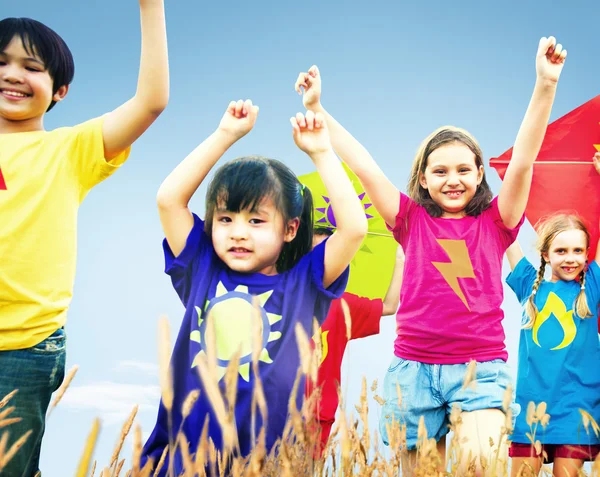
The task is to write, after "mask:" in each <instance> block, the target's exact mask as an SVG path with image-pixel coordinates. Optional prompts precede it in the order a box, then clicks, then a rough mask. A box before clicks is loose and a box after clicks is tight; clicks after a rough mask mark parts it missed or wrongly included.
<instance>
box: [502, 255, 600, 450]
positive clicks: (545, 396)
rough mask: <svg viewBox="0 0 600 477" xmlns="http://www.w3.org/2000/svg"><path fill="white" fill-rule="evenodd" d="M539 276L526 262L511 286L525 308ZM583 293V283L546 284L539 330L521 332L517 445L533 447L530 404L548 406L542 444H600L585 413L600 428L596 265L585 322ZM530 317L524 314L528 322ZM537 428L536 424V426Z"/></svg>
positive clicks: (540, 296) (599, 271)
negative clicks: (577, 307)
mask: <svg viewBox="0 0 600 477" xmlns="http://www.w3.org/2000/svg"><path fill="white" fill-rule="evenodd" d="M536 275H537V270H536V269H535V268H534V267H533V265H531V263H529V261H528V260H527V259H526V258H523V259H521V260H520V261H519V263H518V264H517V266H516V267H515V269H514V270H513V271H512V272H511V273H510V274H509V275H508V277H507V279H506V282H507V283H508V285H509V286H510V287H511V288H512V290H513V291H514V292H515V294H516V295H517V298H518V299H519V301H520V302H521V304H523V305H524V304H525V303H526V301H527V300H528V299H529V296H530V295H531V291H532V289H533V283H534V281H535V279H536ZM580 291H581V287H580V285H579V282H576V281H569V282H566V281H562V280H559V281H557V282H549V281H546V280H544V281H543V282H542V283H541V284H540V286H539V288H538V291H537V293H536V295H535V304H536V306H537V308H538V315H537V317H536V320H535V324H534V327H533V328H531V329H521V336H520V340H519V367H518V371H517V390H516V401H517V403H518V404H519V405H520V406H521V413H520V414H519V416H518V417H517V420H516V424H515V430H514V433H513V436H512V441H513V442H517V443H521V444H530V440H529V438H528V437H527V436H526V433H530V434H532V431H531V429H530V428H529V425H527V422H526V414H527V413H526V409H527V405H528V404H529V402H530V401H533V402H535V403H536V404H538V403H540V402H542V401H544V402H546V404H547V411H546V412H547V413H548V414H550V422H549V424H548V426H547V427H546V429H543V428H542V426H541V425H540V426H539V427H538V428H537V431H536V434H535V438H536V440H538V439H539V440H540V442H541V443H542V444H574V445H575V444H576V445H588V444H599V443H600V439H598V437H596V435H595V434H594V432H593V430H592V428H591V426H589V434H588V432H586V430H585V428H584V426H583V421H582V415H581V413H580V412H579V409H583V410H584V411H587V412H588V413H590V414H591V416H592V417H593V418H594V419H595V420H596V421H597V422H600V366H598V363H599V362H600V343H599V340H598V304H599V302H600V267H598V264H597V263H596V262H595V261H592V262H591V263H590V264H589V266H588V270H587V273H586V278H585V293H586V298H587V301H588V306H589V308H590V310H591V312H592V313H593V314H594V315H593V316H592V317H590V318H586V319H583V320H582V319H581V318H579V316H577V314H576V313H575V311H574V310H573V304H574V302H575V299H576V298H577V295H579V292H580ZM525 320H526V316H525V314H523V322H525ZM534 426H535V424H534Z"/></svg>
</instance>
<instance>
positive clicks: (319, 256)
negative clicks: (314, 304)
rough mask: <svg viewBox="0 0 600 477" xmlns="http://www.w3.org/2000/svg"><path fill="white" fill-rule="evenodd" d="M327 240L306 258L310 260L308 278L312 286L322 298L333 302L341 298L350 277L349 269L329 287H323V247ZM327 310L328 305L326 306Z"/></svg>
mask: <svg viewBox="0 0 600 477" xmlns="http://www.w3.org/2000/svg"><path fill="white" fill-rule="evenodd" d="M328 240H329V239H326V240H323V242H321V243H320V244H319V245H317V246H316V247H315V248H314V249H313V250H312V252H310V253H309V254H308V255H307V257H309V259H310V271H311V273H310V278H311V281H312V283H313V285H314V286H315V287H316V289H317V290H318V292H319V295H321V296H322V297H323V298H328V299H329V300H334V299H336V298H339V297H341V296H342V294H343V293H344V291H345V290H346V285H348V276H349V275H350V267H346V269H345V270H344V271H343V272H342V274H341V275H340V276H339V277H337V279H336V280H335V281H334V282H333V283H332V284H331V285H329V287H327V288H324V287H323V275H325V247H326V245H327V241H328ZM327 308H328V309H329V305H328V306H327Z"/></svg>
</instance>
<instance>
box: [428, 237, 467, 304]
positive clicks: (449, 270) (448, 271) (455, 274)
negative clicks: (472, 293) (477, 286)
mask: <svg viewBox="0 0 600 477" xmlns="http://www.w3.org/2000/svg"><path fill="white" fill-rule="evenodd" d="M437 243H439V244H440V246H441V247H442V248H443V249H444V250H445V251H446V253H447V254H448V258H449V259H450V262H447V263H445V262H431V263H432V265H433V266H434V267H435V268H437V269H438V271H439V272H440V273H441V274H442V276H443V277H444V280H446V282H447V283H448V285H450V288H452V290H454V293H456V294H457V295H458V298H460V300H461V301H462V302H463V303H464V304H465V306H466V307H467V310H469V311H471V308H470V307H469V304H468V303H467V299H466V297H465V294H464V293H463V291H462V289H461V288H460V284H459V283H458V279H459V278H475V272H474V271H473V264H472V263H471V258H470V257H469V250H468V249H467V244H466V243H465V241H464V240H443V239H437Z"/></svg>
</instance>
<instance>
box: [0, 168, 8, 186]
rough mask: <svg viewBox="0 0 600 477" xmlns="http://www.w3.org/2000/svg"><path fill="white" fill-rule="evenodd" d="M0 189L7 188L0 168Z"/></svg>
mask: <svg viewBox="0 0 600 477" xmlns="http://www.w3.org/2000/svg"><path fill="white" fill-rule="evenodd" d="M0 190H7V189H6V181H5V180H4V176H3V175H2V169H0Z"/></svg>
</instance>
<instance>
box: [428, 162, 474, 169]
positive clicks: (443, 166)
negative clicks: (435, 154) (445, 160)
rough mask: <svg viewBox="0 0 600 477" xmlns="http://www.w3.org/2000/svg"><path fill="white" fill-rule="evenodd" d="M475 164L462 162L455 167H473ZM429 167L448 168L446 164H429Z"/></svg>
mask: <svg viewBox="0 0 600 477" xmlns="http://www.w3.org/2000/svg"><path fill="white" fill-rule="evenodd" d="M474 166H476V164H468V163H466V162H465V163H463V164H457V165H456V167H457V168H458V167H474ZM429 167H430V168H431V169H438V168H442V169H448V166H447V165H446V164H432V165H431V166H429Z"/></svg>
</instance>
